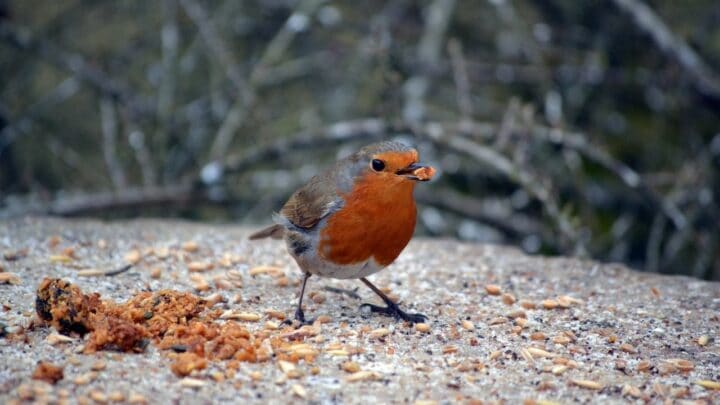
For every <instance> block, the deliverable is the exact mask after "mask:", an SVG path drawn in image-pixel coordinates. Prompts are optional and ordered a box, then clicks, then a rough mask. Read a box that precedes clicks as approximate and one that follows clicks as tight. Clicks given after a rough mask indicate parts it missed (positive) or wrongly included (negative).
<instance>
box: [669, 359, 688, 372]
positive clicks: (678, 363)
mask: <svg viewBox="0 0 720 405" xmlns="http://www.w3.org/2000/svg"><path fill="white" fill-rule="evenodd" d="M668 361H669V362H671V363H672V364H673V365H674V366H675V367H677V369H678V370H680V371H683V372H688V371H692V370H693V369H695V365H694V364H693V362H691V361H689V360H684V359H670V360H668Z"/></svg>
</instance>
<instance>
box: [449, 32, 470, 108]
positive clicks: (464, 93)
mask: <svg viewBox="0 0 720 405" xmlns="http://www.w3.org/2000/svg"><path fill="white" fill-rule="evenodd" d="M448 53H449V54H450V62H451V63H452V68H453V69H452V70H453V80H454V81H455V92H456V93H457V104H458V109H459V110H460V114H462V116H463V118H465V119H470V118H472V115H473V105H472V99H471V96H470V93H471V91H470V80H469V79H468V72H467V63H466V62H465V56H464V55H463V50H462V45H461V44H460V40H458V39H456V38H453V39H451V40H450V41H448Z"/></svg>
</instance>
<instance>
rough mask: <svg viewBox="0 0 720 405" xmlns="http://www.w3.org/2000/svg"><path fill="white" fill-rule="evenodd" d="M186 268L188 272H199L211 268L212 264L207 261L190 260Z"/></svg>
mask: <svg viewBox="0 0 720 405" xmlns="http://www.w3.org/2000/svg"><path fill="white" fill-rule="evenodd" d="M187 268H188V271H190V272H201V271H208V270H211V269H212V268H213V265H212V263H209V262H190V263H188V265H187Z"/></svg>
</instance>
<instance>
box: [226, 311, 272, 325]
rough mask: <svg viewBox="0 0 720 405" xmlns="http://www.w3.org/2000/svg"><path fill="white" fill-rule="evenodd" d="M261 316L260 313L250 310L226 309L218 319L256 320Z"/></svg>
mask: <svg viewBox="0 0 720 405" xmlns="http://www.w3.org/2000/svg"><path fill="white" fill-rule="evenodd" d="M261 318H262V315H260V314H255V313H252V312H235V311H232V310H227V311H225V312H223V313H222V315H220V319H236V320H240V321H246V322H257V321H259V320H260V319H261Z"/></svg>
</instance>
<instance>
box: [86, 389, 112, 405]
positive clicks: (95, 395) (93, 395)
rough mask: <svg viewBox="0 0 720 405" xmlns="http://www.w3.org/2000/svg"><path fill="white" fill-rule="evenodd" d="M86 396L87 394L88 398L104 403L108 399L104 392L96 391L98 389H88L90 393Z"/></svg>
mask: <svg viewBox="0 0 720 405" xmlns="http://www.w3.org/2000/svg"><path fill="white" fill-rule="evenodd" d="M88 396H89V397H90V399H92V400H93V401H95V402H99V403H101V404H104V403H106V402H107V400H108V398H107V395H105V393H104V392H102V391H98V390H92V391H90V393H89V394H88Z"/></svg>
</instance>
